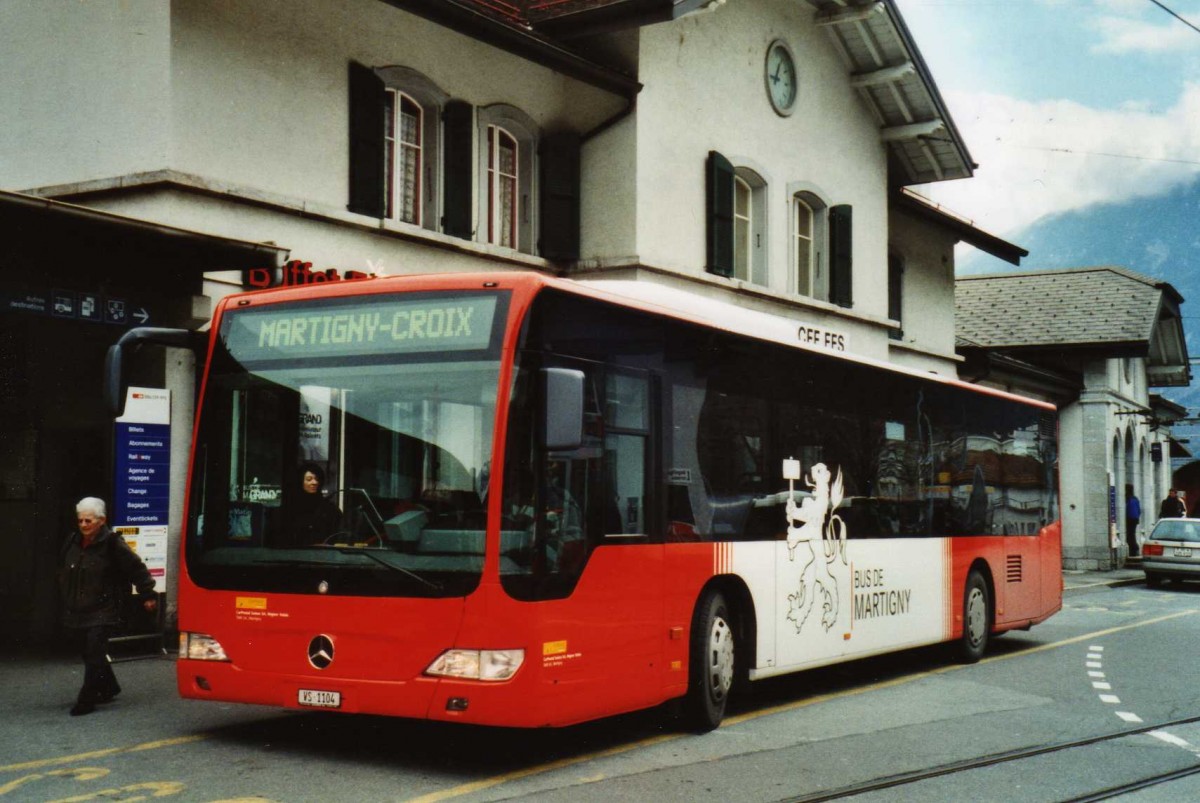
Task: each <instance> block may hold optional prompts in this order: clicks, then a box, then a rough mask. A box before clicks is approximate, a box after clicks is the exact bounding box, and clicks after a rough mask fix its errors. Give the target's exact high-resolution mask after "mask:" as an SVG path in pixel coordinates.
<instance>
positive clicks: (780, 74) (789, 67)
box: [765, 39, 796, 117]
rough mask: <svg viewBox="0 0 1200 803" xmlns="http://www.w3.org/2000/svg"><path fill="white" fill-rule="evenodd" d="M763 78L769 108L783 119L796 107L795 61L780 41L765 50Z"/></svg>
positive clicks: (788, 49) (789, 49)
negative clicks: (769, 102) (765, 82)
mask: <svg viewBox="0 0 1200 803" xmlns="http://www.w3.org/2000/svg"><path fill="white" fill-rule="evenodd" d="M765 77H766V81H767V97H768V98H769V99H770V101H771V108H773V109H774V110H775V112H776V113H777V114H780V115H782V116H784V117H786V116H787V115H789V114H791V113H792V110H793V109H794V108H795V107H796V59H795V57H794V56H793V55H792V49H791V48H790V47H788V45H787V42H784V41H783V40H782V39H776V40H775V41H774V42H772V43H771V45H770V46H769V47H768V48H767V61H766V75H765Z"/></svg>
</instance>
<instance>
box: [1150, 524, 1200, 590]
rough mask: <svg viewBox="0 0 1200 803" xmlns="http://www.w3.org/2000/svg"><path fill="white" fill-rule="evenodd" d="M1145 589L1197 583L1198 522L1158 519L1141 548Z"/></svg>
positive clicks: (1199, 560)
mask: <svg viewBox="0 0 1200 803" xmlns="http://www.w3.org/2000/svg"><path fill="white" fill-rule="evenodd" d="M1142 569H1143V570H1145V572H1146V585H1148V586H1157V585H1158V584H1159V583H1161V582H1162V581H1163V580H1164V579H1168V578H1169V579H1171V580H1200V519H1161V520H1160V521H1159V522H1158V524H1155V525H1154V529H1153V530H1151V532H1150V537H1149V538H1147V539H1146V542H1145V543H1144V544H1142Z"/></svg>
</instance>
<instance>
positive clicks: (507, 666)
mask: <svg viewBox="0 0 1200 803" xmlns="http://www.w3.org/2000/svg"><path fill="white" fill-rule="evenodd" d="M524 662H525V651H524V650H458V649H455V650H446V651H445V652H444V653H442V654H441V655H439V656H438V657H437V659H436V660H435V661H434V662H433V663H431V664H430V665H429V668H428V669H426V670H425V674H427V675H438V676H441V677H448V678H464V679H467V680H508V679H509V678H511V677H512V676H513V675H515V674H517V670H518V669H520V668H521V664H523V663H524Z"/></svg>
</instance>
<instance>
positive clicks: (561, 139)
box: [538, 131, 580, 261]
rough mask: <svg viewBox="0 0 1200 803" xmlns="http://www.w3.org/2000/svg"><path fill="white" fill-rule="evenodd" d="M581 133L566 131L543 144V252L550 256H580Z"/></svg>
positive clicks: (559, 258) (540, 197)
mask: <svg viewBox="0 0 1200 803" xmlns="http://www.w3.org/2000/svg"><path fill="white" fill-rule="evenodd" d="M579 145H580V141H579V135H578V134H576V133H574V132H570V131H566V132H562V133H558V134H550V135H548V136H546V137H544V138H543V139H542V141H541V143H540V145H539V151H538V153H539V156H540V159H539V162H540V168H541V175H540V176H539V181H540V184H541V186H540V187H539V193H538V203H539V204H540V207H541V208H540V209H539V226H538V237H539V244H538V245H539V251H540V253H541V256H543V257H545V258H546V259H553V260H556V261H568V260H576V259H579V190H580V187H579Z"/></svg>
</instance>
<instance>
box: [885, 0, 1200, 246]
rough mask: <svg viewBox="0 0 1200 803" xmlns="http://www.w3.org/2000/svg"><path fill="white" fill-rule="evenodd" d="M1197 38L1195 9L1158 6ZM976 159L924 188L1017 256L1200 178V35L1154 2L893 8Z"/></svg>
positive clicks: (988, 0) (1179, 2)
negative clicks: (955, 176)
mask: <svg viewBox="0 0 1200 803" xmlns="http://www.w3.org/2000/svg"><path fill="white" fill-rule="evenodd" d="M1161 3H1162V5H1163V6H1166V7H1167V8H1169V9H1170V10H1171V11H1174V12H1175V13H1176V14H1178V15H1179V16H1181V17H1183V18H1184V19H1186V20H1188V21H1189V22H1191V23H1192V24H1193V25H1195V26H1196V27H1197V28H1200V0H1161ZM896 4H897V5H898V6H899V8H900V12H901V14H903V16H904V19H905V22H906V23H907V24H908V27H909V29H910V31H911V32H912V34H913V38H914V40H915V41H916V43H917V47H918V48H919V49H920V51H921V54H922V55H923V56H924V58H925V61H926V63H927V64H928V65H929V68H930V71H931V72H932V73H933V78H934V81H935V82H936V84H937V86H938V89H939V90H940V92H941V94H942V97H943V99H944V100H945V102H946V105H947V107H948V108H949V110H950V115H951V117H952V118H953V120H954V123H955V125H956V126H957V128H958V130H959V133H960V134H961V135H962V137H963V139H964V141H965V142H966V145H967V149H968V150H969V151H970V154H971V157H972V158H973V160H974V161H975V162H976V163H977V164H978V165H979V167H978V168H977V169H976V171H975V175H974V177H973V178H969V179H961V180H956V181H944V182H939V183H937V184H930V185H925V186H922V187H915V188H914V189H915V190H917V191H918V192H920V193H922V194H923V195H926V196H927V197H929V198H931V199H932V200H934V201H936V202H938V203H940V204H942V205H944V206H945V207H947V208H948V209H950V210H952V211H954V212H956V213H958V214H960V215H962V216H964V217H967V218H969V219H971V220H972V221H974V223H975V225H976V226H977V227H979V228H981V229H983V230H985V231H988V232H991V233H992V234H996V235H998V236H1000V237H1004V238H1006V239H1011V238H1016V239H1013V240H1012V241H1014V242H1017V243H1019V242H1020V240H1019V235H1020V232H1021V231H1022V230H1024V229H1025V228H1026V227H1028V226H1030V225H1032V224H1033V223H1035V222H1037V221H1039V220H1043V219H1045V218H1046V217H1047V216H1049V215H1052V214H1054V213H1059V212H1068V211H1078V210H1084V209H1087V208H1088V207H1090V206H1094V205H1097V204H1103V203H1106V202H1117V201H1128V200H1129V199H1130V198H1131V197H1147V196H1159V195H1163V194H1166V193H1168V192H1170V191H1171V190H1172V189H1176V188H1178V187H1180V186H1181V185H1183V184H1187V183H1190V182H1195V181H1197V179H1200V31H1196V30H1193V29H1192V28H1190V27H1188V26H1187V25H1186V24H1184V23H1183V22H1181V21H1180V20H1178V19H1176V18H1175V17H1173V16H1172V15H1171V14H1170V13H1168V11H1166V10H1164V9H1163V8H1162V7H1160V5H1158V4H1156V3H1155V2H1153V0H896Z"/></svg>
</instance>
